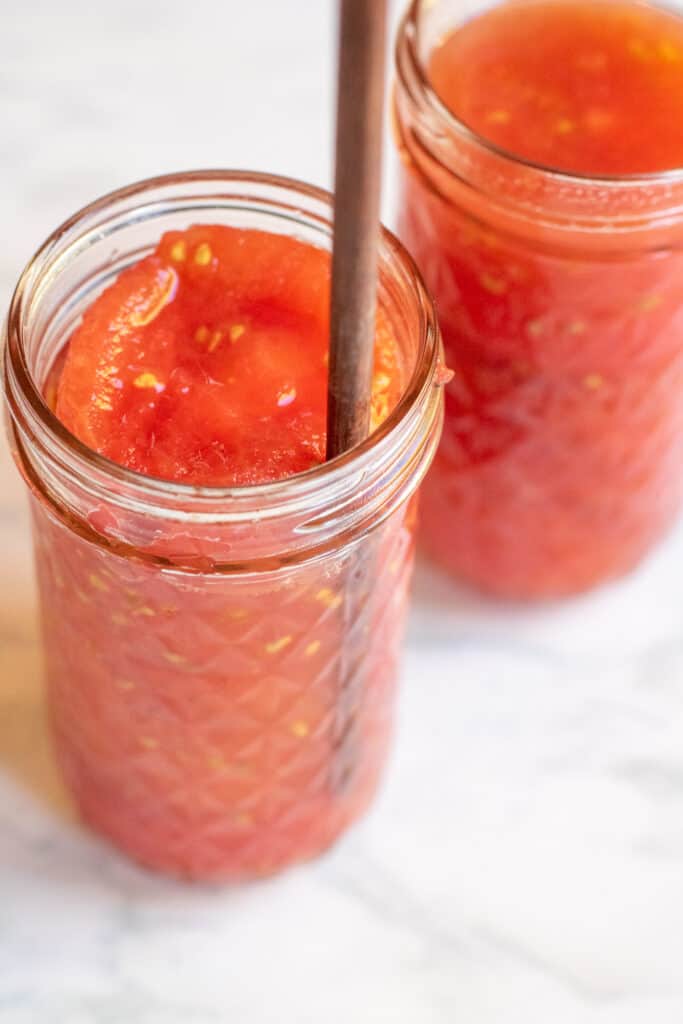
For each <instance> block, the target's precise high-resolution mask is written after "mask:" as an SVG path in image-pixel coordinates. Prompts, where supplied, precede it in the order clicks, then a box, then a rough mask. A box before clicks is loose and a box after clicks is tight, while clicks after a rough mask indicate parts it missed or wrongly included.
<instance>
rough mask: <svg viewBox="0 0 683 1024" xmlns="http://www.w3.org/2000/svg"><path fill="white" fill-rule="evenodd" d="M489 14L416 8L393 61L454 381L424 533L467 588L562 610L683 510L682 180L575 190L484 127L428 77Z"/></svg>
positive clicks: (644, 178) (404, 175) (578, 183)
mask: <svg viewBox="0 0 683 1024" xmlns="http://www.w3.org/2000/svg"><path fill="white" fill-rule="evenodd" d="M478 6H479V5H477V4H467V3H463V2H462V0H429V2H427V0H414V2H413V3H412V5H411V7H410V9H409V11H408V13H407V15H406V17H405V19H404V21H403V23H402V27H401V29H400V33H399V38H398V45H397V50H396V59H397V79H396V87H395V94H394V115H395V132H396V138H397V141H398V147H399V150H400V155H401V158H402V170H401V200H400V210H399V235H400V236H401V238H402V240H403V241H404V242H405V244H406V245H407V247H408V248H409V249H410V251H411V252H412V254H413V256H414V257H415V259H416V261H417V263H418V265H419V267H420V269H421V271H422V273H423V275H424V277H425V281H426V283H427V286H428V287H429V288H430V290H431V291H432V293H433V295H434V297H435V301H436V305H437V309H438V313H439V320H440V324H441V329H442V333H443V337H444V346H445V351H446V361H447V363H448V364H449V366H450V367H451V368H452V369H453V370H454V371H455V376H454V378H453V380H452V382H451V384H450V385H449V386H448V388H447V393H446V417H445V425H444V433H443V438H442V441H441V445H440V448H439V451H438V453H437V456H436V458H435V461H434V465H433V468H432V470H431V471H430V473H429V476H428V478H427V481H426V482H425V487H424V488H423V504H422V522H423V525H424V536H425V541H426V544H427V546H428V548H429V549H431V551H432V553H433V554H434V555H435V556H436V558H437V559H438V561H439V562H440V564H442V565H443V566H444V567H445V568H447V569H448V570H450V571H451V572H452V573H453V574H455V575H456V576H458V577H461V578H462V579H464V580H466V581H469V582H470V583H472V584H474V585H475V586H477V587H479V588H481V589H482V590H484V591H488V592H491V593H494V594H498V595H501V596H504V597H508V598H544V597H556V596H560V595H565V594H569V593H573V592H577V591H581V590H584V589H586V588H589V587H591V586H593V585H594V584H597V583H600V582H602V581H604V580H607V579H610V578H613V577H618V576H619V575H621V574H622V573H625V572H627V571H628V570H630V569H631V568H633V567H634V566H635V565H637V563H638V562H639V561H640V560H641V558H642V557H643V556H644V555H645V554H646V552H647V551H649V549H650V548H651V547H652V545H653V544H654V543H655V542H656V541H658V540H659V539H660V538H661V537H662V535H663V534H664V533H665V532H666V531H667V530H668V528H669V527H670V526H671V525H672V523H673V522H674V520H675V518H676V516H677V514H678V512H679V509H680V505H681V499H682V496H683V171H678V170H677V171H672V172H667V173H662V174H653V175H640V176H634V177H621V178H619V177H611V178H608V177H602V178H596V177H585V176H580V175H576V174H574V175H571V174H564V173H560V172H559V171H557V170H555V169H552V168H546V167H540V166H536V165H533V164H531V163H528V162H525V161H523V160H521V159H517V158H515V157H514V156H513V155H511V154H510V153H507V152H504V151H502V150H500V149H497V148H496V147H495V146H493V145H491V144H489V143H487V142H486V141H485V139H483V138H481V137H479V136H477V135H475V134H474V133H473V132H472V131H470V130H469V129H468V128H467V126H466V125H464V124H463V123H461V122H460V121H459V120H458V119H457V118H456V117H454V116H453V115H452V114H451V113H450V112H449V111H448V110H447V109H446V107H445V106H444V105H443V104H442V103H441V102H440V100H439V98H438V96H437V95H436V94H435V93H434V91H433V90H432V88H431V87H430V83H429V80H428V77H427V65H428V61H429V56H430V53H431V52H432V51H433V49H434V47H435V45H436V44H437V42H438V41H439V40H440V39H441V38H442V37H443V35H444V34H445V33H446V32H448V31H449V30H453V29H454V28H457V26H458V24H460V23H462V21H463V19H464V18H466V17H469V16H471V15H472V14H475V13H476V12H477V9H478ZM673 127H674V126H672V128H673Z"/></svg>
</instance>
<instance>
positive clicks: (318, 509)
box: [4, 171, 442, 879]
mask: <svg viewBox="0 0 683 1024" xmlns="http://www.w3.org/2000/svg"><path fill="white" fill-rule="evenodd" d="M331 202H332V200H331V197H330V195H329V194H327V193H325V192H322V191H320V190H318V189H315V188H312V187H310V186H307V185H304V184H300V183H298V182H294V181H289V180H285V179H280V178H275V177H271V176H268V175H261V174H250V173H232V172H218V171H217V172H198V173H190V174H179V175H174V176H169V177H163V178H157V179H154V180H150V181H145V182H142V183H140V184H136V185H133V186H131V187H129V188H124V189H122V190H121V191H118V192H115V193H113V194H111V195H108V196H106V197H104V198H103V199H100V200H99V201H97V202H95V203H93V204H92V205H91V206H88V207H86V208H85V209H84V210H82V211H80V212H79V213H77V214H76V215H75V216H74V217H72V218H71V219H70V220H69V221H67V222H66V223H65V224H64V225H62V226H61V227H60V228H58V229H57V230H56V231H55V232H54V234H52V235H51V236H50V238H49V239H48V240H47V242H46V243H45V244H44V245H43V246H42V248H41V249H40V250H39V252H38V253H37V254H36V255H35V257H34V258H33V259H32V260H31V262H30V264H29V266H28V267H27V269H26V270H25V272H24V274H23V275H22V277H21V280H20V281H19V284H18V286H17V289H16V292H15V294H14V297H13V299H12V304H11V308H10V311H9V316H8V321H7V328H6V332H7V337H6V355H5V369H4V383H5V391H6V399H7V409H8V425H9V435H10V438H11V444H12V447H13V451H14V455H15V458H16V462H17V465H18V466H19V469H20V470H21V472H22V474H23V477H24V480H25V481H26V484H27V487H28V490H29V494H30V506H31V513H32V522H33V537H34V542H35V555H36V565H37V573H38V583H39V594H40V607H41V617H42V636H43V644H44V655H45V658H44V660H45V668H46V676H47V697H48V703H49V712H50V719H51V724H52V730H53V734H54V741H55V749H56V753H57V757H58V759H59V763H60V766H61V769H62V772H63V775H64V778H65V780H66V782H67V785H68V786H69V788H70V790H71V792H72V794H73V797H74V799H75V802H76V804H77V805H78V808H79V810H80V812H81V814H82V816H83V818H84V819H85V821H86V822H88V823H89V824H90V825H91V826H92V827H93V828H94V829H95V830H97V831H98V832H100V833H102V834H104V835H105V836H107V837H108V838H109V839H110V840H111V841H112V842H113V843H114V844H116V845H117V846H118V847H120V848H121V849H122V850H124V851H126V852H127V853H128V854H130V855H131V856H132V857H134V858H135V859H136V860H138V861H140V862H142V863H143V864H145V865H147V866H149V867H151V868H154V869H158V870H160V871H164V872H168V873H171V874H174V875H180V876H185V877H192V878H200V879H241V878H251V877H255V876H260V875H265V874H270V873H272V872H275V871H277V870H279V869H281V868H283V867H285V866H286V865H289V864H291V863H292V862H295V861H299V860H301V859H304V858H309V857H313V856H314V855H316V854H318V853H320V852H321V851H322V850H324V849H325V848H326V847H327V846H329V845H330V844H331V843H332V842H333V841H334V839H335V838H336V837H337V836H338V835H339V834H340V833H341V832H342V831H343V830H344V829H345V828H346V827H347V826H348V825H349V824H350V823H351V822H352V821H354V820H355V819H356V818H357V817H358V816H359V815H360V814H361V813H362V812H363V811H364V810H365V809H366V807H367V806H368V804H369V802H370V800H371V798H372V796H373V793H374V792H375V789H376V786H377V783H378V780H379V778H380V775H381V772H382V769H383V766H384V763H385V760H386V755H387V750H388V746H389V741H390V736H391V722H392V715H393V708H394V690H395V683H396V672H397V666H398V660H399V657H400V647H401V635H402V628H403V620H404V616H405V610H406V597H407V588H408V583H409V578H410V573H411V567H412V562H413V538H414V531H415V521H416V520H415V517H416V490H417V487H418V484H419V483H420V481H421V479H422V477H423V475H424V473H425V471H426V469H427V466H428V465H429V462H430V460H431V458H432V455H433V453H434V450H435V446H436V444H437V440H438V435H439V431H440V427H441V419H442V389H441V387H440V386H439V365H440V339H439V332H438V328H437V324H436V320H435V315H434V310H433V308H432V304H431V301H430V299H429V297H428V295H427V293H426V291H425V289H424V287H423V284H422V281H421V279H420V276H419V274H418V272H417V270H416V268H415V265H414V264H413V262H412V260H411V259H410V257H409V256H408V255H407V253H406V252H405V250H404V249H403V248H402V246H401V245H400V244H399V243H398V242H397V241H396V239H395V238H393V237H392V236H391V235H390V234H389V233H388V232H386V231H384V232H383V233H382V236H381V242H380V268H381V269H380V288H379V302H380V303H381V305H382V307H383V310H384V313H385V314H386V317H387V319H388V321H389V323H390V325H391V327H392V329H393V331H394V334H395V337H396V341H397V343H398V347H399V349H400V353H401V356H402V359H403V362H404V366H405V369H406V387H405V390H404V392H403V395H402V397H401V399H400V401H399V402H398V404H397V405H396V407H395V408H394V409H393V411H392V412H391V413H390V415H389V416H388V418H387V419H386V420H385V422H384V423H383V424H382V425H381V426H380V427H379V428H378V429H377V430H376V431H375V432H374V433H373V434H372V435H371V436H370V437H369V438H368V439H367V440H366V441H365V442H363V443H362V444H360V445H359V446H358V447H356V448H354V449H353V450H351V451H349V452H347V453H345V454H344V455H342V456H340V457H339V458H336V459H334V460H332V461H330V462H326V463H324V464H322V465H319V466H317V467H315V468H313V469H310V470H309V471H307V472H304V473H301V474H299V475H297V476H294V477H291V478H288V479H283V480H279V481H276V482H271V483H266V484H261V485H256V486H248V487H239V488H218V487H194V486H189V485H183V484H180V483H175V482H169V481H166V480H160V479H156V478H152V477H147V476H144V475H140V474H138V473H136V472H134V471H132V470H128V469H125V468H123V467H121V466H119V465H116V464H114V463H113V462H110V461H108V460H107V459H106V458H104V457H102V456H101V455H98V454H96V453H95V452H94V451H92V450H90V449H89V448H87V447H85V446H84V445H83V444H82V443H81V442H80V441H79V440H78V439H77V438H76V437H74V436H73V435H72V434H71V433H69V431H68V430H67V429H66V428H65V427H64V426H63V425H62V424H61V423H60V422H59V420H58V419H57V418H56V417H55V415H54V413H53V411H52V408H51V405H52V403H51V400H50V390H51V387H53V385H51V383H50V382H51V379H52V377H51V374H52V372H53V367H54V366H55V361H56V360H58V357H59V354H60V353H61V352H63V350H64V346H65V344H66V342H67V339H68V338H69V336H70V334H71V332H72V331H73V329H74V327H75V325H76V324H77V323H78V322H79V319H80V317H81V316H82V314H83V312H84V310H85V309H86V308H87V307H88V306H89V305H90V304H91V303H92V301H93V299H94V298H95V297H96V296H97V295H98V294H99V293H100V292H101V291H102V290H103V289H104V288H105V287H106V286H107V285H108V284H109V283H111V282H112V280H113V279H114V278H115V277H116V276H117V275H118V274H119V273H120V272H121V271H122V270H123V269H124V268H125V267H127V266H129V265H130V264H131V263H134V262H135V261H137V260H139V259H140V258H142V257H143V256H145V255H146V254H147V253H148V252H150V251H151V250H152V249H153V248H154V246H155V243H156V242H157V240H158V239H159V237H160V236H161V235H162V234H163V233H164V232H165V231H168V230H170V229H179V228H185V227H187V226H189V225H190V224H192V223H197V222H204V223H211V224H228V225H234V226H238V227H240V228H255V229H260V230H263V231H268V232H279V233H282V234H285V235H290V236H292V237H296V238H297V239H299V240H302V241H304V242H308V243H310V244H311V245H313V246H318V247H321V248H330V246H331V237H332V206H331Z"/></svg>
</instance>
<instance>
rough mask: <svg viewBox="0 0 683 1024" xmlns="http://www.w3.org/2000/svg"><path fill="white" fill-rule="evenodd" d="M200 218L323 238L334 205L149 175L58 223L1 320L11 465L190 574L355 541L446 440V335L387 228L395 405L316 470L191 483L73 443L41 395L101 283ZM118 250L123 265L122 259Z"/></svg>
mask: <svg viewBox="0 0 683 1024" xmlns="http://www.w3.org/2000/svg"><path fill="white" fill-rule="evenodd" d="M183 218H185V219H188V218H189V219H190V220H194V221H196V220H198V219H203V220H206V221H209V220H212V221H214V222H221V223H240V224H241V225H242V226H249V225H250V224H253V226H258V227H260V228H261V229H265V230H273V231H278V232H281V233H282V232H283V231H284V232H292V233H294V234H296V236H297V237H298V238H301V239H303V240H305V241H306V240H307V241H310V242H311V244H316V245H318V246H321V247H326V246H327V247H329V246H330V244H331V237H332V199H331V196H330V195H329V194H328V193H325V192H322V191H320V190H317V189H313V188H310V187H308V186H305V185H302V184H300V183H298V182H292V181H288V180H286V179H278V178H272V177H269V176H265V175H250V174H237V173H234V174H233V173H230V172H201V173H199V172H198V173H195V174H187V175H176V176H168V177H165V178H161V179H154V180H153V181H149V182H143V183H141V184H140V185H137V186H132V187H131V188H129V189H125V190H123V191H121V192H117V193H114V194H112V195H110V196H107V197H105V198H104V199H102V200H100V201H99V202H97V203H95V204H93V205H92V206H90V207H88V208H86V209H85V210H83V211H81V213H79V214H77V215H76V216H75V217H74V218H72V220H71V221H69V222H67V224H65V225H63V226H62V227H61V228H59V229H58V230H57V231H56V232H55V233H54V234H53V235H52V236H51V238H50V239H48V241H47V242H46V243H45V245H44V246H43V247H42V249H41V250H40V251H39V252H38V253H37V255H36V256H35V257H34V259H33V260H32V261H31V263H30V264H29V266H28V267H27V269H26V271H25V272H24V274H23V276H22V278H21V280H20V282H19V285H18V287H17V290H16V292H15V295H14V297H13V300H12V304H11V308H10V312H9V316H8V321H7V327H6V356H5V367H4V378H5V380H4V386H5V393H6V398H7V410H8V426H9V432H10V437H11V440H12V443H13V447H14V451H15V454H16V458H17V461H18V463H19V465H20V467H21V469H22V472H23V474H24V476H25V478H26V479H27V481H28V482H29V484H30V486H31V488H32V489H33V491H34V493H35V494H36V495H37V497H38V499H39V500H40V501H42V502H44V503H46V504H48V505H49V506H50V507H51V509H52V511H53V512H54V514H56V515H58V516H60V517H62V518H63V519H65V520H68V523H69V526H70V528H72V529H73V528H76V529H78V530H79V531H80V532H82V533H86V534H87V535H88V536H89V537H90V538H91V539H92V540H93V541H94V542H95V543H100V544H104V545H107V546H110V547H111V546H115V547H116V548H117V549H118V550H121V551H122V552H124V551H125V552H127V553H129V554H131V555H133V556H134V557H138V558H142V559H144V560H148V561H154V562H157V563H162V564H169V565H173V566H176V567H182V568H184V569H189V570H192V569H202V570H205V569H206V568H207V561H208V563H210V564H211V567H212V569H220V570H222V571H226V572H227V571H236V570H239V571H243V570H244V568H245V566H247V565H248V566H249V567H250V568H251V569H253V570H254V571H258V570H259V569H260V568H272V567H273V566H274V565H277V564H283V563H286V562H287V563H289V562H293V561H301V560H304V559H307V558H312V557H315V556H316V555H318V554H320V553H322V552H324V551H326V550H328V549H330V548H336V547H339V546H340V545H343V544H347V543H351V542H352V541H353V540H354V539H355V538H356V537H357V536H359V535H360V534H362V533H364V532H366V531H367V530H369V529H372V528H373V527H374V526H375V525H377V524H378V523H379V522H381V521H382V520H383V519H384V518H385V517H386V516H388V515H390V514H391V512H392V511H393V509H395V508H396V507H397V506H398V505H399V504H400V503H401V502H403V501H405V500H407V498H408V497H409V496H410V494H411V493H412V492H413V491H414V489H415V488H416V487H417V485H418V483H419V481H420V479H421V478H422V476H423V474H424V472H425V471H426V468H427V466H428V464H429V461H430V460H431V457H432V454H433V449H434V446H435V444H436V440H437V437H438V430H439V424H440V415H441V394H440V388H439V387H438V386H437V384H438V379H437V367H438V363H439V358H440V339H439V333H438V327H437V323H436V317H435V314H434V310H433V306H432V303H431V300H430V299H429V296H428V295H427V293H426V291H425V289H424V287H423V285H422V282H421V279H420V276H419V274H418V272H417V270H416V268H415V266H414V264H413V262H412V260H411V259H410V257H409V256H408V254H407V253H406V252H405V250H404V249H403V248H402V246H401V245H400V243H399V242H398V241H397V240H396V239H395V238H394V237H393V236H392V235H390V234H389V233H388V232H386V231H385V232H383V234H382V238H381V243H380V302H381V303H382V305H383V307H384V310H385V314H386V316H387V318H388V321H389V323H390V324H391V325H392V328H393V330H394V333H395V336H396V340H397V343H398V345H399V349H400V351H401V354H402V356H403V361H404V364H405V366H406V371H407V372H406V378H407V383H406V387H405V391H404V393H403V396H402V398H401V400H400V401H399V403H398V405H397V406H396V408H395V409H394V410H393V411H392V413H391V414H390V415H389V417H388V418H387V420H386V421H385V422H384V423H383V424H382V426H381V427H380V428H379V429H378V430H377V431H375V433H374V434H373V435H372V436H371V437H370V438H368V439H367V440H366V441H365V442H364V443H363V444H362V445H359V446H358V447H357V448H355V449H353V450H351V451H350V452H347V453H345V454H344V455H342V456H340V457H339V458H338V459H335V460H333V461H331V462H328V463H325V464H323V465H321V466H319V467H316V468H315V469H312V470H309V471H308V472H306V473H303V474H300V475H298V476H295V477H291V478H288V479H285V480H282V481H278V482H275V483H268V484H264V485H261V486H253V487H242V488H211V487H204V488H198V487H189V486H185V485H180V484H175V483H171V482H167V481H162V480H156V479H152V478H149V477H145V476H142V475H140V474H137V473H135V472H132V471H129V470H127V469H125V468H123V467H121V466H118V465H115V464H114V463H112V462H110V461H108V460H107V459H105V458H103V457H101V456H99V455H97V454H96V453H95V452H93V451H91V450H90V449H88V448H87V447H85V446H84V445H83V444H81V442H79V441H78V440H77V439H76V438H75V437H74V436H73V435H72V434H70V433H69V432H68V431H67V430H66V429H65V428H64V427H63V426H62V424H61V423H60V422H59V421H58V420H57V419H56V417H55V416H54V415H53V413H52V412H51V410H50V409H49V408H48V406H47V404H46V402H45V400H44V397H43V388H44V385H45V380H46V376H47V372H48V370H49V367H50V365H51V363H52V361H53V360H54V356H55V354H56V352H57V351H59V349H60V348H61V347H62V346H63V344H64V343H65V342H66V340H67V338H68V336H69V334H70V331H71V330H72V329H73V325H74V323H75V322H77V320H78V317H79V316H80V314H81V313H82V311H83V309H84V308H85V307H86V306H87V304H88V303H89V302H91V301H92V294H93V289H95V291H96V290H97V289H98V288H101V287H104V286H106V283H107V280H111V276H112V274H113V273H117V272H118V270H119V269H120V267H121V266H123V265H127V264H128V263H130V262H132V260H133V259H139V258H140V256H141V255H144V253H145V251H146V250H147V249H148V248H151V247H152V246H153V245H154V244H155V243H156V241H157V239H158V237H159V236H160V235H161V234H162V233H163V231H164V230H166V229H167V228H168V225H169V224H171V223H173V224H177V223H178V220H179V219H180V221H181V222H182V223H184V221H183ZM114 257H115V258H114Z"/></svg>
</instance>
